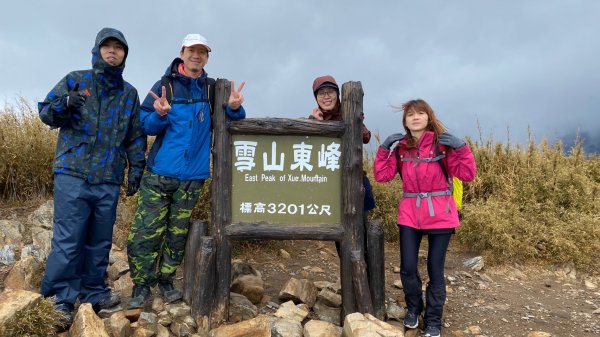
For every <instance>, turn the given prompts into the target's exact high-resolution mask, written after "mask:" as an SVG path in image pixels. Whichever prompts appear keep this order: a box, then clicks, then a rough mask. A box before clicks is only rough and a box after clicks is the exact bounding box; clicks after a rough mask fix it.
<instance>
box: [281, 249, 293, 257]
mask: <svg viewBox="0 0 600 337" xmlns="http://www.w3.org/2000/svg"><path fill="white" fill-rule="evenodd" d="M279 256H281V257H282V258H284V259H289V258H290V257H291V256H290V253H288V252H287V251H286V250H285V249H280V250H279Z"/></svg>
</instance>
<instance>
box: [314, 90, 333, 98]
mask: <svg viewBox="0 0 600 337" xmlns="http://www.w3.org/2000/svg"><path fill="white" fill-rule="evenodd" d="M335 95H336V91H335V90H333V89H327V90H319V92H317V97H319V98H323V97H325V96H335Z"/></svg>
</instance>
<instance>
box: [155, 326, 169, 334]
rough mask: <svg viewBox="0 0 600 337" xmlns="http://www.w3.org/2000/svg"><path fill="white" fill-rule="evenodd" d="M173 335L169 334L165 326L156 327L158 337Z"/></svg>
mask: <svg viewBox="0 0 600 337" xmlns="http://www.w3.org/2000/svg"><path fill="white" fill-rule="evenodd" d="M169 336H171V334H170V333H169V329H167V328H166V327H165V326H162V325H160V324H158V325H157V326H156V337H169Z"/></svg>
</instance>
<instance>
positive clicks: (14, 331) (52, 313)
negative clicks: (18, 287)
mask: <svg viewBox="0 0 600 337" xmlns="http://www.w3.org/2000/svg"><path fill="white" fill-rule="evenodd" d="M61 317H62V313H61V312H60V311H56V310H54V301H53V300H52V299H51V298H44V299H42V300H41V301H40V302H39V303H38V304H37V305H36V306H34V307H33V308H31V309H29V310H24V311H22V312H20V313H18V314H17V315H15V316H14V317H13V318H12V319H11V320H10V321H9V322H7V323H6V331H5V333H6V337H34V336H38V337H41V336H55V335H56V328H55V327H56V326H58V325H59V322H60V318H61Z"/></svg>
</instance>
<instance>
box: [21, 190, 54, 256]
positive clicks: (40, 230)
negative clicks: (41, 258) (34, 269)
mask: <svg viewBox="0 0 600 337" xmlns="http://www.w3.org/2000/svg"><path fill="white" fill-rule="evenodd" d="M53 217H54V200H48V202H46V203H45V204H43V205H42V206H40V207H39V208H38V209H36V210H35V211H33V213H31V214H30V215H29V217H28V218H27V222H28V223H29V224H30V225H31V239H32V241H33V244H34V245H36V246H38V247H40V248H41V249H42V250H43V251H44V252H45V253H46V256H47V255H48V253H49V252H50V248H51V242H52V226H53V221H54V220H53Z"/></svg>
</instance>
